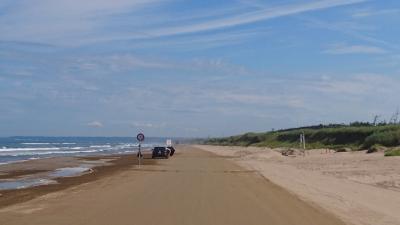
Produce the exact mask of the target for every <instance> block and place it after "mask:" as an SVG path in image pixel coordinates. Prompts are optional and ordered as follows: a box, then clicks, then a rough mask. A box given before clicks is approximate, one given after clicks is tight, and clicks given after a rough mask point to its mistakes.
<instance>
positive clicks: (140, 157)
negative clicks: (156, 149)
mask: <svg viewBox="0 0 400 225" xmlns="http://www.w3.org/2000/svg"><path fill="white" fill-rule="evenodd" d="M141 145H142V143H141V142H140V141H139V153H138V155H139V168H140V165H141V163H140V160H141V159H142V152H141V150H140V147H141Z"/></svg>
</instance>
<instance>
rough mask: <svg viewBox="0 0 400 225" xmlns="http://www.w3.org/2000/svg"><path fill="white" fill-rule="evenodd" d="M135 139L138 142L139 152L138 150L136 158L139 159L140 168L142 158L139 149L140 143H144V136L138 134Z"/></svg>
mask: <svg viewBox="0 0 400 225" xmlns="http://www.w3.org/2000/svg"><path fill="white" fill-rule="evenodd" d="M136 139H137V140H138V141H139V150H138V153H137V157H138V159H139V168H140V163H141V162H140V160H141V159H142V157H143V155H142V151H141V147H142V141H144V134H143V133H139V134H138V135H137V136H136Z"/></svg>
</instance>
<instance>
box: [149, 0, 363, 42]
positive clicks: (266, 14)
mask: <svg viewBox="0 0 400 225" xmlns="http://www.w3.org/2000/svg"><path fill="white" fill-rule="evenodd" d="M365 1H366V0H331V1H326V0H323V1H314V2H309V3H303V4H292V5H284V6H276V7H271V8H267V9H261V10H255V11H252V12H247V13H243V14H240V15H234V16H227V17H225V18H222V19H214V20H209V21H207V22H204V23H195V24H190V25H187V26H178V27H168V28H165V29H158V30H156V31H147V32H146V33H148V34H149V35H151V36H153V37H154V36H168V35H178V34H188V33H196V32H203V31H209V30H215V29H223V28H229V27H235V26H240V25H244V24H249V23H255V22H259V21H265V20H269V19H274V18H278V17H283V16H290V15H294V14H299V13H304V12H310V11H317V10H323V9H328V8H333V7H338V6H344V5H351V4H357V3H362V2H365Z"/></svg>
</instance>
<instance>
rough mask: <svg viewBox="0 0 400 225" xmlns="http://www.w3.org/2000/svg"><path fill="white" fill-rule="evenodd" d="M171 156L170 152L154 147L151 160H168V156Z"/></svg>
mask: <svg viewBox="0 0 400 225" xmlns="http://www.w3.org/2000/svg"><path fill="white" fill-rule="evenodd" d="M170 154H171V150H169V149H168V148H166V147H154V148H153V153H152V156H151V157H152V158H153V159H154V158H166V159H168V157H169V155H170Z"/></svg>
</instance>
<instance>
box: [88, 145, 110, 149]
mask: <svg viewBox="0 0 400 225" xmlns="http://www.w3.org/2000/svg"><path fill="white" fill-rule="evenodd" d="M90 148H111V145H91V146H90Z"/></svg>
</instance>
